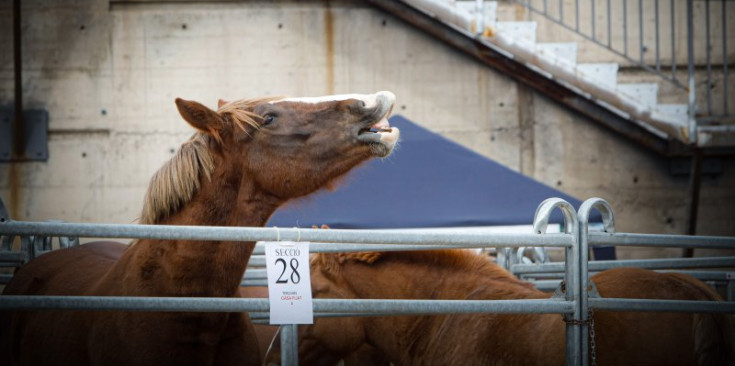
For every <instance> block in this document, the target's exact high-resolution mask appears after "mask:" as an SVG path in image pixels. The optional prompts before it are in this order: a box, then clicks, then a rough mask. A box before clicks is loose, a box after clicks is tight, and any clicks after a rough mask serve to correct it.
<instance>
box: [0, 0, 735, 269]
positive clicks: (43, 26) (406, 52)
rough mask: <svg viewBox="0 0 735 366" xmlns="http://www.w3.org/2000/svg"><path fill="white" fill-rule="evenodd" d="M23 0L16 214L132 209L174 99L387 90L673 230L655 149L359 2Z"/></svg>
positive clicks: (673, 182)
mask: <svg viewBox="0 0 735 366" xmlns="http://www.w3.org/2000/svg"><path fill="white" fill-rule="evenodd" d="M22 3H23V45H24V53H23V61H24V98H25V106H26V108H33V107H39V108H46V109H47V110H48V111H49V114H50V136H49V149H50V159H49V161H48V162H45V163H18V164H13V165H9V164H2V165H0V196H1V197H2V198H3V200H4V201H5V203H6V205H7V206H9V209H10V213H11V217H13V218H16V219H21V220H47V219H62V220H67V221H83V222H113V223H130V222H134V221H135V220H136V218H137V217H138V215H139V212H140V209H141V207H142V199H143V194H144V191H145V188H146V186H147V182H148V179H149V178H150V176H151V175H152V174H153V172H154V171H155V170H156V169H157V168H158V167H159V166H160V165H161V164H162V163H163V162H164V161H165V160H166V159H167V158H169V157H170V156H171V154H172V153H173V151H175V149H176V148H177V147H178V146H179V145H180V143H181V142H183V141H184V140H185V139H186V138H187V137H188V136H189V135H190V134H191V130H190V129H189V127H188V126H187V125H186V124H185V123H184V122H183V121H182V120H181V118H180V117H179V115H178V113H177V111H176V108H175V106H174V103H173V100H174V98H176V97H183V98H187V99H194V100H198V101H201V102H203V103H205V104H207V105H209V106H211V107H215V106H216V102H217V99H218V98H224V99H236V98H244V97H257V96H264V95H294V96H301V95H323V94H331V93H343V92H374V91H378V90H391V91H393V92H395V94H396V95H397V96H398V100H397V108H396V110H395V113H400V114H402V115H405V116H406V117H408V118H410V119H412V120H414V121H417V122H419V123H421V124H422V125H423V126H425V127H427V128H429V129H431V130H433V131H435V132H438V133H441V134H443V135H444V136H446V137H448V138H451V139H453V140H455V141H457V142H459V143H461V144H463V145H465V146H467V147H468V148H470V149H472V150H474V151H476V152H478V153H480V154H482V155H484V156H487V157H489V158H491V159H494V160H496V161H498V162H500V163H502V164H504V165H506V166H508V167H510V168H512V169H515V170H517V171H520V172H522V173H524V174H526V175H528V176H530V177H533V178H535V179H537V180H539V181H541V182H543V183H545V184H548V185H550V186H553V187H555V188H558V189H560V190H562V191H565V192H567V193H569V194H571V195H573V196H576V197H578V198H580V199H585V198H588V197H592V196H599V197H603V198H606V199H607V200H609V201H610V203H611V204H612V205H613V207H614V209H615V212H616V214H617V217H616V219H617V227H618V230H619V231H625V232H647V233H683V232H684V230H685V224H686V222H685V220H686V211H685V207H686V201H687V183H688V178H686V177H674V176H672V175H670V174H669V161H668V160H666V159H663V158H660V157H658V156H656V155H654V154H653V153H651V152H649V151H647V150H644V149H642V148H639V147H637V146H635V145H633V144H632V143H630V142H629V141H627V140H625V139H622V138H620V137H618V136H616V135H613V134H611V133H610V132H608V131H607V130H605V129H603V128H600V127H598V126H596V125H594V124H593V123H592V122H590V121H588V120H585V119H584V118H582V117H580V116H578V115H575V114H572V113H570V112H568V111H566V110H565V109H563V108H562V107H560V106H557V105H556V104H554V103H553V102H551V101H550V100H548V99H547V98H546V97H544V96H542V95H539V94H537V93H535V92H533V91H530V90H528V89H527V88H526V87H524V86H522V85H518V84H516V83H515V82H513V81H512V80H511V79H510V78H508V77H507V76H505V75H501V74H499V73H498V72H496V71H494V70H492V69H489V68H487V67H484V66H482V65H479V64H478V63H476V62H475V61H473V60H472V59H470V58H468V57H465V56H463V55H460V54H458V53H457V52H456V51H455V50H453V49H450V48H448V47H447V46H445V45H443V44H441V43H439V42H437V41H435V40H434V39H432V38H429V37H428V36H426V35H424V34H423V33H421V32H419V31H417V30H415V29H413V28H411V27H409V26H407V25H406V24H404V23H402V22H401V21H399V20H397V19H395V18H393V17H391V16H390V15H388V14H384V13H382V12H380V11H378V10H375V9H373V8H371V7H370V6H368V5H366V4H365V3H363V2H360V1H331V2H322V1H301V2H296V1H294V2H291V1H249V2H229V3H228V2H225V3H214V2H206V1H204V2H198V3H167V2H165V1H164V2H155V3H127V2H124V1H121V2H112V4H110V3H109V2H108V0H87V1H81V0H56V1H53V2H47V1H23V2H22ZM0 19H2V20H0V47H2V49H4V50H7V51H6V52H2V53H0V104H7V105H11V104H12V100H13V65H12V52H11V50H12V36H11V28H10V24H11V23H12V22H11V19H12V16H11V1H8V0H6V1H3V2H1V3H0ZM398 153H400V151H399V152H398ZM722 164H723V173H722V174H720V175H719V176H717V177H710V178H707V179H705V180H704V181H703V184H702V200H701V205H700V224H699V227H698V231H699V233H701V234H710V235H735V219H733V217H732V215H731V213H732V212H733V210H734V209H735V189H733V187H735V161H734V160H732V159H730V160H724V161H723V162H722ZM619 252H620V253H621V256H622V257H630V256H651V255H676V254H678V253H679V251H678V250H675V251H668V252H666V253H653V252H651V251H635V250H631V249H627V250H621V251H619Z"/></svg>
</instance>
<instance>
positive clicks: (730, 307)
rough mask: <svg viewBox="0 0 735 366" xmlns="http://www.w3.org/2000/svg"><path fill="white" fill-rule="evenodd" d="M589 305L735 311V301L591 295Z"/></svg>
mask: <svg viewBox="0 0 735 366" xmlns="http://www.w3.org/2000/svg"><path fill="white" fill-rule="evenodd" d="M589 305H590V307H591V308H593V309H596V310H611V311H650V312H663V311H665V312H682V313H735V303H734V302H725V301H722V302H719V301H691V300H649V299H607V298H594V297H591V298H590V299H589Z"/></svg>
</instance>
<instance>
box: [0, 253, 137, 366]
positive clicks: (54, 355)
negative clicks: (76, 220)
mask: <svg viewBox="0 0 735 366" xmlns="http://www.w3.org/2000/svg"><path fill="white" fill-rule="evenodd" d="M126 247H127V245H124V244H121V243H116V242H109V241H106V242H94V243H89V244H84V245H80V246H78V247H73V248H68V249H61V250H56V251H53V252H50V253H47V254H44V255H42V256H40V257H38V258H36V259H34V260H32V261H31V262H29V263H27V264H26V265H24V266H23V267H20V268H18V269H17V270H16V272H15V274H14V276H13V278H12V279H11V281H10V283H8V285H7V286H6V287H5V289H4V290H3V295H67V296H75V295H76V296H80V295H86V294H88V291H89V289H90V288H91V287H93V285H94V284H95V282H96V281H98V280H100V278H102V277H103V276H104V274H105V273H106V272H107V271H108V270H109V269H110V268H111V267H112V265H113V264H114V263H115V261H116V260H117V259H118V258H119V257H120V256H121V255H122V253H123V251H124V250H125V248H126ZM89 318H90V313H85V312H79V311H53V310H43V311H4V312H0V354H2V355H4V356H3V357H6V358H7V359H9V360H10V364H39V363H49V364H54V363H57V364H64V363H65V364H79V365H82V364H84V363H85V360H86V356H85V355H83V354H81V353H75V352H74V351H72V350H81V349H84V348H85V347H84V343H85V339H84V336H83V335H84V333H85V329H86V328H87V327H88V326H89ZM55 346H58V347H55ZM38 347H40V349H39V348H38ZM54 348H57V349H54Z"/></svg>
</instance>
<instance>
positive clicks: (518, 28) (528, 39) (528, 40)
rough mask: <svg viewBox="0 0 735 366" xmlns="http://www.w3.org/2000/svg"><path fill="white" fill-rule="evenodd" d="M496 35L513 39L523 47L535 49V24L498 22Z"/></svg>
mask: <svg viewBox="0 0 735 366" xmlns="http://www.w3.org/2000/svg"><path fill="white" fill-rule="evenodd" d="M497 28H498V33H501V34H503V36H505V37H508V38H510V39H513V40H515V41H517V42H519V43H523V44H524V46H529V47H532V48H535V45H536V28H537V24H536V22H498V23H497Z"/></svg>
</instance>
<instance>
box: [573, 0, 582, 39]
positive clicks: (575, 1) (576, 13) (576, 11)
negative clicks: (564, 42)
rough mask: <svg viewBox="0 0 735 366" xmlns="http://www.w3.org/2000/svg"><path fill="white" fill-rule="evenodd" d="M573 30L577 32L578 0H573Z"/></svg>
mask: <svg viewBox="0 0 735 366" xmlns="http://www.w3.org/2000/svg"><path fill="white" fill-rule="evenodd" d="M574 30H575V31H577V32H579V0H574ZM579 33H581V32H579Z"/></svg>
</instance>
